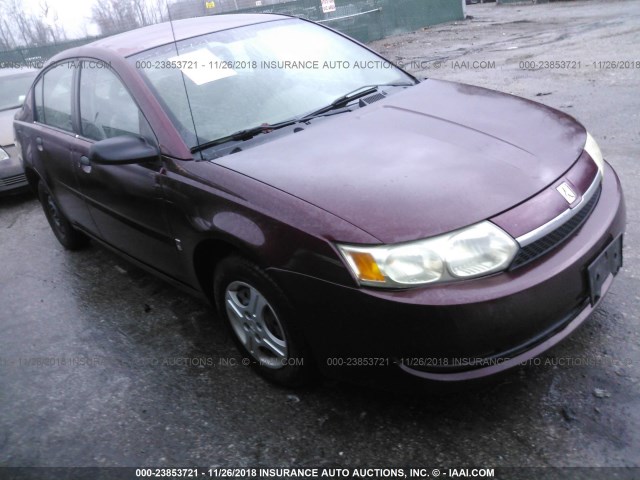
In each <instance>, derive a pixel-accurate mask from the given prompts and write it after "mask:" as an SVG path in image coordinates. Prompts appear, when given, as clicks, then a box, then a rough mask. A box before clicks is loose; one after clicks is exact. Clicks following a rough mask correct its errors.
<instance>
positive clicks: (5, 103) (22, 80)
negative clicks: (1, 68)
mask: <svg viewBox="0 0 640 480" xmlns="http://www.w3.org/2000/svg"><path fill="white" fill-rule="evenodd" d="M37 73H38V72H21V73H16V74H14V75H6V76H0V111H1V110H10V109H13V108H19V107H20V106H22V103H23V101H24V96H25V95H26V94H27V91H28V90H29V87H30V86H31V82H32V81H33V79H34V78H35V76H36V74H37Z"/></svg>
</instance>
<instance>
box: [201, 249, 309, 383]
mask: <svg viewBox="0 0 640 480" xmlns="http://www.w3.org/2000/svg"><path fill="white" fill-rule="evenodd" d="M213 289H214V297H215V301H216V306H217V309H218V313H219V315H220V316H221V317H222V318H223V320H224V322H225V323H226V325H227V327H228V328H229V330H230V332H231V335H232V337H233V339H234V341H235V343H236V345H237V346H238V349H239V350H240V352H241V353H242V354H243V355H244V356H245V357H246V358H248V359H249V360H250V365H251V366H252V368H253V369H254V370H255V371H257V372H258V373H259V374H260V375H261V376H263V377H264V378H266V379H267V380H269V381H271V382H273V383H276V384H279V385H282V386H286V387H299V386H302V385H306V384H308V383H310V381H311V380H312V379H313V377H314V372H315V369H314V368H313V365H312V360H311V355H310V353H309V348H308V347H307V343H306V341H305V339H304V337H303V335H302V333H301V331H300V329H299V327H298V326H297V324H296V323H295V316H294V313H293V309H292V307H291V304H290V303H289V301H288V300H287V298H286V296H285V294H284V292H282V290H281V289H280V288H279V287H278V286H277V285H276V283H275V282H274V281H273V280H272V279H271V277H269V275H268V274H267V273H266V272H265V271H264V270H262V269H261V268H260V267H258V266H257V265H255V264H254V263H252V262H249V261H248V260H245V259H243V258H242V257H238V256H235V255H234V256H231V257H227V258H225V259H224V260H222V261H221V262H220V263H219V264H218V266H217V268H216V271H215V274H214V281H213ZM243 363H244V362H243Z"/></svg>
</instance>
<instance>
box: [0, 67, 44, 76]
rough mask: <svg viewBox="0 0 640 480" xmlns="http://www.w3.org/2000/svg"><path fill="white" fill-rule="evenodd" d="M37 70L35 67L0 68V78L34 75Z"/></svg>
mask: <svg viewBox="0 0 640 480" xmlns="http://www.w3.org/2000/svg"><path fill="white" fill-rule="evenodd" d="M38 71H39V70H38V69H36V68H0V78H1V77H13V76H19V75H24V76H32V77H35V76H36V73H38Z"/></svg>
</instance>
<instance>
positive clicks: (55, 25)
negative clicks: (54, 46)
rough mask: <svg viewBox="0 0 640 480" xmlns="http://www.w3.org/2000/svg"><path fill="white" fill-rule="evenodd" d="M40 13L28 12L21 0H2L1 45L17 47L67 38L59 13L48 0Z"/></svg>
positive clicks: (42, 3)
mask: <svg viewBox="0 0 640 480" xmlns="http://www.w3.org/2000/svg"><path fill="white" fill-rule="evenodd" d="M40 10H41V12H40V13H41V14H40V15H37V16H35V15H31V14H29V13H27V12H26V11H25V10H24V8H23V5H22V2H21V1H20V0H0V12H1V14H2V17H1V19H0V47H2V48H3V49H5V50H6V49H11V48H16V47H18V46H20V45H27V46H30V47H33V46H41V45H47V44H50V43H57V42H60V41H62V40H65V39H66V38H67V36H66V33H65V31H64V28H63V27H62V25H61V23H60V22H59V20H58V14H57V12H55V10H54V9H52V8H50V7H49V5H48V3H47V0H42V2H41V4H40Z"/></svg>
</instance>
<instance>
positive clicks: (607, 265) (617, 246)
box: [588, 234, 622, 306]
mask: <svg viewBox="0 0 640 480" xmlns="http://www.w3.org/2000/svg"><path fill="white" fill-rule="evenodd" d="M620 268H622V234H621V235H618V236H617V237H616V238H615V239H614V240H613V242H611V243H610V244H609V245H607V248H605V249H604V251H603V252H602V253H601V254H600V255H598V258H596V259H595V260H594V261H593V262H591V265H589V267H588V272H589V292H590V296H591V306H594V305H595V304H596V302H597V301H598V300H599V299H600V297H602V287H603V286H604V284H605V282H606V281H607V279H608V278H609V275H613V276H615V275H616V274H617V273H618V271H620Z"/></svg>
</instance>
